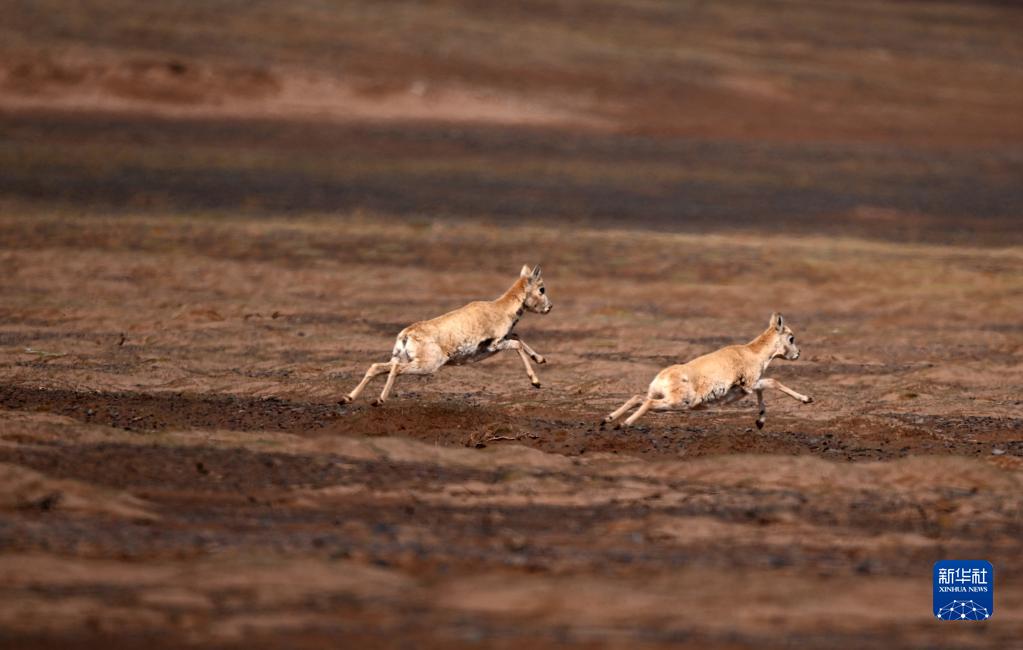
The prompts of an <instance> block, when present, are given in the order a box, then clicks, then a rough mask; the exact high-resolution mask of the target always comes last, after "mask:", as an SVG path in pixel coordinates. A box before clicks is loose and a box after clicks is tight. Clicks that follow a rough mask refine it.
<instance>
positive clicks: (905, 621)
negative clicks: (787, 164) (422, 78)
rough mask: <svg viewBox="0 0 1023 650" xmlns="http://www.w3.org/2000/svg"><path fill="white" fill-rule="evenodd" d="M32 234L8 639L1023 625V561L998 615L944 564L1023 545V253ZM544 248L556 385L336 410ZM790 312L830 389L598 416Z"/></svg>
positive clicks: (281, 227) (831, 244)
mask: <svg viewBox="0 0 1023 650" xmlns="http://www.w3.org/2000/svg"><path fill="white" fill-rule="evenodd" d="M0 243H2V246H3V251H2V253H0V265H2V267H3V270H4V273H3V279H2V285H0V292H2V295H3V296H4V300H3V305H2V307H0V313H2V321H3V327H2V331H0V344H2V349H3V359H4V361H3V364H2V365H0V407H2V408H3V409H5V410H4V413H3V432H2V434H0V481H2V484H3V491H4V493H5V494H6V496H5V497H4V500H3V501H2V502H0V529H2V530H3V545H4V546H3V554H2V555H0V574H2V575H3V580H2V583H3V585H4V586H3V588H2V589H0V621H2V624H0V630H2V633H0V634H2V636H3V638H4V640H5V641H7V642H9V643H15V644H20V645H24V644H26V643H29V642H33V643H39V644H46V643H49V644H51V645H52V646H53V647H58V646H62V645H65V644H70V643H72V639H73V640H74V644H75V645H78V646H82V645H88V644H90V643H95V644H97V645H101V644H102V645H108V644H109V643H110V641H111V639H113V638H114V637H115V636H116V638H117V639H118V646H119V647H134V646H142V645H147V646H153V645H156V646H158V647H164V646H167V647H174V646H178V645H180V644H182V643H197V644H200V645H206V646H213V645H217V646H231V645H234V644H243V645H246V646H248V647H251V646H252V645H257V646H258V645H266V646H270V645H275V644H280V643H285V642H286V643H287V644H288V645H289V646H290V647H335V646H336V644H337V643H338V642H339V639H344V640H346V641H349V642H352V643H359V644H363V645H368V646H375V645H380V646H391V645H396V644H400V643H401V642H402V640H409V641H411V640H413V639H414V640H415V642H416V644H417V645H421V646H428V647H430V646H436V647H459V646H462V645H475V644H478V643H480V642H484V643H487V644H490V645H494V646H498V647H503V646H509V647H510V646H513V645H514V646H519V645H521V644H523V643H530V644H533V645H536V646H547V645H561V644H564V643H573V644H577V645H581V646H622V647H625V646H630V647H634V646H639V645H649V646H659V645H667V644H674V643H678V642H687V643H690V644H694V645H700V646H703V647H722V648H731V647H735V648H738V647H790V645H791V644H792V643H796V644H798V645H800V646H801V647H822V648H824V647H828V648H836V647H850V648H851V647H863V646H865V645H877V644H883V645H885V646H886V647H919V646H920V645H929V646H938V645H945V646H948V647H953V646H954V647H982V646H988V647H1001V648H1007V647H1012V645H1013V644H1014V643H1018V640H1019V638H1020V631H1021V630H1023V615H1021V614H1020V612H1021V611H1023V610H1021V606H1023V590H1020V589H1019V588H1018V585H1016V584H1015V583H1014V582H1013V581H1012V580H1011V578H1008V577H1006V578H1005V579H1004V580H1002V581H1000V583H999V586H998V602H997V605H996V606H997V610H996V611H997V614H996V616H995V618H994V619H992V621H990V623H989V624H985V625H984V626H936V625H935V624H934V622H933V621H932V620H931V617H930V614H929V612H930V609H929V608H930V603H929V599H930V595H929V588H930V587H929V580H930V566H931V564H932V563H933V562H934V561H935V560H937V559H942V558H946V557H983V558H987V559H989V560H991V561H992V562H993V563H994V564H995V566H996V567H997V568H998V571H999V572H1000V573H999V575H1000V576H1011V575H1013V574H1015V573H1017V572H1019V571H1020V570H1023V566H1021V565H1020V558H1021V557H1023V555H1021V553H1020V551H1021V544H1020V539H1021V535H1023V526H1021V522H1023V497H1021V496H1020V495H1021V494H1023V492H1021V487H1023V418H1021V417H1020V398H1019V395H1018V392H1017V389H1016V388H1017V387H1018V386H1019V385H1020V383H1021V382H1023V359H1021V355H1023V340H1021V338H1020V330H1019V322H1020V321H1021V316H1023V314H1021V313H1020V305H1021V304H1023V303H1021V302H1020V300H1019V297H1020V294H1021V292H1023V252H1021V251H1020V250H1019V249H1016V248H1011V249H969V248H963V247H949V246H923V245H909V244H883V243H870V242H864V241H861V240H841V239H823V238H785V237H778V238H765V237H745V236H721V235H666V234H660V233H643V232H625V231H609V230H606V229H600V230H592V229H580V228H576V229H573V230H571V231H567V230H561V229H558V228H538V227H504V228H495V227H491V226H486V225H473V224H467V223H458V222H453V221H437V222H431V223H422V222H411V223H409V222H401V221H395V220H391V221H388V222H386V223H381V222H379V221H375V220H366V219H359V218H348V219H340V218H331V219H329V220H328V219H320V220H317V219H305V220H300V221H294V220H291V221H287V222H285V221H275V220H261V221H251V220H244V219H239V220H227V221H224V220H216V221H211V220H196V219H183V218H170V217H162V218H158V217H137V218H118V219H96V218H81V219H78V220H67V219H55V218H47V217H45V216H41V215H25V216H18V215H16V214H8V215H7V216H5V217H4V218H3V219H2V220H0ZM540 259H542V260H543V262H544V264H545V269H546V270H545V276H546V279H547V286H548V288H549V291H550V294H551V297H552V300H553V301H554V304H555V309H554V310H553V311H552V312H551V314H550V315H548V316H544V317H540V316H529V317H527V318H526V319H525V320H524V321H523V322H522V323H521V324H520V333H521V335H522V336H523V338H524V339H525V340H527V341H528V342H530V344H531V345H533V346H534V347H535V348H536V349H537V350H539V351H540V352H541V353H543V354H544V355H545V356H547V357H548V359H549V363H548V364H546V365H544V366H540V367H538V371H539V374H540V377H541V379H542V380H543V383H544V386H543V388H542V389H540V390H536V389H534V388H532V387H531V386H530V385H529V382H528V380H527V379H526V377H525V376H524V373H523V372H522V370H521V367H520V365H519V361H518V359H517V358H515V357H510V356H498V357H495V358H492V359H490V360H488V361H486V362H485V363H483V364H480V365H475V366H466V367H461V368H451V369H446V370H444V371H443V372H442V373H440V374H438V375H437V376H435V377H433V378H429V379H414V378H409V379H402V380H400V381H399V383H398V385H397V393H396V397H395V399H394V400H393V401H392V402H390V403H388V404H387V405H385V406H384V407H381V408H373V407H371V406H369V405H368V395H369V394H367V399H366V400H364V401H360V402H358V403H356V404H353V405H351V406H347V407H343V408H342V407H339V406H337V405H336V404H335V400H336V398H337V397H338V396H339V395H340V394H341V393H342V392H344V391H347V390H348V389H349V388H350V387H351V386H352V385H353V384H354V383H355V382H356V381H357V379H358V377H359V376H360V375H361V373H362V371H363V369H364V367H365V365H366V364H368V363H369V362H371V361H377V360H382V359H384V358H385V357H386V356H387V351H388V350H389V348H390V345H391V343H392V336H393V335H394V333H395V332H397V330H399V329H400V328H401V327H402V326H404V325H405V324H406V323H407V322H408V321H410V320H414V319H418V318H422V317H426V316H430V315H433V314H436V313H440V312H442V311H444V310H446V309H449V308H451V307H454V306H457V305H459V304H461V303H463V302H465V301H468V300H470V299H474V298H487V297H490V296H494V295H497V294H498V293H500V292H501V291H502V290H503V288H504V287H505V285H506V284H508V283H509V282H510V281H511V280H512V279H513V278H514V277H515V271H516V268H517V266H515V267H512V268H507V266H508V265H507V264H505V260H515V261H516V262H520V261H521V262H532V261H535V260H540ZM772 309H781V310H782V311H784V312H785V313H786V314H787V315H788V317H789V319H790V322H791V324H792V326H793V328H794V329H795V331H796V333H797V335H798V336H799V338H800V341H801V346H802V348H803V352H804V356H803V358H802V359H800V360H799V361H797V362H791V363H785V362H777V363H776V364H775V366H773V367H772V369H771V375H773V376H775V377H777V378H779V379H781V380H783V381H785V382H786V383H788V384H790V385H792V386H794V387H796V388H797V389H799V390H802V391H805V392H807V393H809V394H811V395H813V396H814V398H815V400H816V402H815V403H814V404H813V405H810V406H803V405H800V404H797V403H795V402H793V401H791V400H786V399H783V398H782V397H780V396H774V395H771V396H770V397H769V413H768V422H767V426H766V428H765V429H764V430H763V431H757V430H756V429H755V428H754V427H753V420H754V418H755V412H754V408H753V406H752V405H751V404H749V403H741V404H738V405H735V406H732V407H728V408H725V409H720V410H716V411H707V412H702V413H694V414H688V415H681V414H666V415H654V416H650V417H648V418H647V419H645V420H643V421H641V426H639V427H637V428H636V429H635V430H631V431H628V432H618V431H601V430H600V429H599V428H598V427H597V426H596V421H597V420H598V418H599V417H600V416H601V415H602V414H604V413H606V412H607V411H608V410H610V409H611V408H612V407H614V406H615V405H617V403H619V402H620V401H621V400H623V399H624V398H625V397H627V396H628V395H629V394H631V393H633V392H636V391H638V390H640V389H642V387H643V386H644V385H645V384H646V383H647V382H648V381H649V379H650V377H651V376H652V375H653V373H654V372H655V371H656V370H657V369H658V368H659V367H661V366H662V365H665V364H667V363H670V362H673V361H676V360H683V359H686V358H690V357H692V356H694V355H696V354H699V353H701V352H703V351H706V350H709V349H712V348H715V347H717V346H720V345H723V344H726V343H730V342H734V341H743V340H746V339H748V338H750V337H751V336H753V335H754V334H756V333H757V332H759V331H760V329H761V328H762V327H763V326H764V325H765V323H766V319H767V316H768V315H769V313H770V311H771V310H772ZM377 388H379V385H378V386H377ZM371 390H372V389H371ZM875 596H876V597H875ZM878 601H880V602H878ZM41 647H43V646H41Z"/></svg>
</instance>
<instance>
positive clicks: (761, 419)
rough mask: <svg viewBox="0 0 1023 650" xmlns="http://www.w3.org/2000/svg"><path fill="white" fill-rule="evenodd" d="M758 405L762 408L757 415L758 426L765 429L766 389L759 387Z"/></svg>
mask: <svg viewBox="0 0 1023 650" xmlns="http://www.w3.org/2000/svg"><path fill="white" fill-rule="evenodd" d="M757 407H758V408H759V409H760V414H759V415H758V416H757V428H758V429H763V428H764V422H765V421H766V420H767V406H765V405H764V390H763V389H762V388H758V389H757Z"/></svg>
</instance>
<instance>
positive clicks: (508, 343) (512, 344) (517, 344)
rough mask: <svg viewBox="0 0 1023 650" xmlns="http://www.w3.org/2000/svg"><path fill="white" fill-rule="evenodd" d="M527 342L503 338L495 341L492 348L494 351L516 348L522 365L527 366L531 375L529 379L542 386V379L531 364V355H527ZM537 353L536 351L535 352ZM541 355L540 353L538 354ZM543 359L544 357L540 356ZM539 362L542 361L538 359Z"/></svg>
mask: <svg viewBox="0 0 1023 650" xmlns="http://www.w3.org/2000/svg"><path fill="white" fill-rule="evenodd" d="M523 346H525V343H523V342H522V341H520V340H518V339H517V338H516V339H503V340H501V341H500V342H498V343H495V344H494V345H493V346H492V347H491V348H490V349H491V350H493V351H494V352H500V351H501V350H515V351H516V352H518V353H519V358H520V359H522V365H524V366H525V367H526V374H527V375H529V381H530V383H532V384H533V386H534V387H536V388H539V387H540V380H539V379H538V378H537V376H536V373H535V372H533V366H531V365H529V356H527V355H526V351H525V350H523V349H522V348H523ZM534 354H535V353H534ZM537 356H539V355H537ZM540 358H541V359H543V357H540ZM537 363H542V362H540V361H538V362H537Z"/></svg>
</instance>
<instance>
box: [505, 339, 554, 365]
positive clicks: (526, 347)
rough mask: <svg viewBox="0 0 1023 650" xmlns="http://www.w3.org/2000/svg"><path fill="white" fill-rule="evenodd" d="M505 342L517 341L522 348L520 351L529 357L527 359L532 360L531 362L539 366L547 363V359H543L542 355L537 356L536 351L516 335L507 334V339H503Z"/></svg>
mask: <svg viewBox="0 0 1023 650" xmlns="http://www.w3.org/2000/svg"><path fill="white" fill-rule="evenodd" d="M505 340H506V341H518V342H519V345H521V346H522V349H523V350H525V351H526V354H528V355H529V358H530V359H532V360H533V361H535V362H537V363H538V364H540V365H541V366H542V365H543V364H545V363H547V359H545V358H544V356H543V355H542V354H537V352H536V350H534V349H533V348H531V347H529V344H528V343H526V342H525V341H523V340H522V339H520V338H519V335H518V334H509V335H508V336H507V337H505Z"/></svg>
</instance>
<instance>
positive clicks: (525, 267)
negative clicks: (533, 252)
mask: <svg viewBox="0 0 1023 650" xmlns="http://www.w3.org/2000/svg"><path fill="white" fill-rule="evenodd" d="M519 277H520V278H528V277H529V265H528V264H523V265H522V270H521V271H519Z"/></svg>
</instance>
